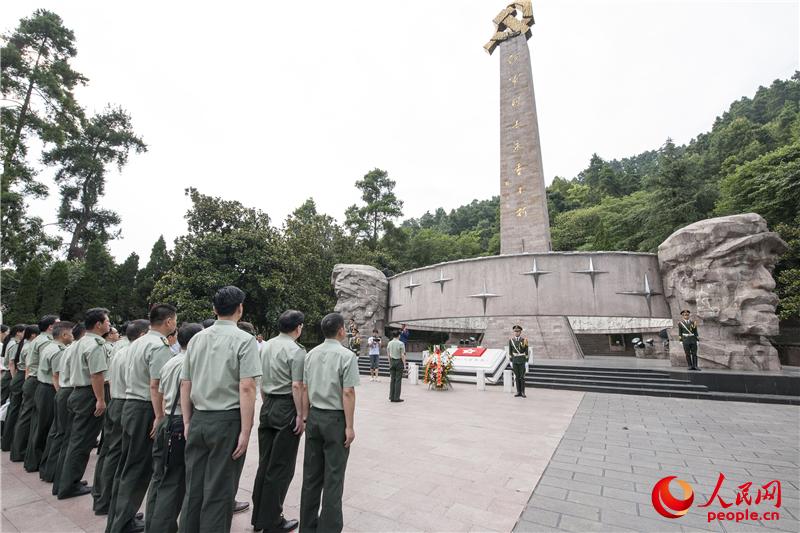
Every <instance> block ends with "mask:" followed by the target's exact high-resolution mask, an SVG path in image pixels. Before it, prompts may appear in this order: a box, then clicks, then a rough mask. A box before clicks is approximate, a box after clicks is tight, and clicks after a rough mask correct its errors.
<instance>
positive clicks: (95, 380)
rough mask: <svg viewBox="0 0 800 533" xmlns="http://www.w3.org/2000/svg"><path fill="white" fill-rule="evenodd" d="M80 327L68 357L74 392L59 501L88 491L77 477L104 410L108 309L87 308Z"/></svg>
mask: <svg viewBox="0 0 800 533" xmlns="http://www.w3.org/2000/svg"><path fill="white" fill-rule="evenodd" d="M84 325H85V326H86V334H85V335H84V336H83V337H82V338H81V340H79V341H78V343H77V345H76V346H75V350H74V351H73V352H72V353H71V354H70V362H69V365H70V376H69V380H70V383H71V384H72V386H73V387H74V389H73V390H72V394H70V396H69V400H68V402H67V408H68V409H69V412H70V413H71V414H72V428H71V430H70V435H69V443H68V444H67V454H66V456H65V457H64V466H63V468H62V470H61V475H60V477H59V484H58V499H59V500H63V499H64V498H72V497H74V496H83V495H84V494H90V493H91V492H92V489H91V488H90V487H87V486H85V485H82V484H81V478H82V477H83V474H84V473H85V472H86V464H87V463H88V462H89V454H90V453H91V451H92V448H94V446H95V445H96V444H97V436H98V435H99V434H100V429H101V428H102V426H103V413H105V411H106V399H105V391H104V383H105V373H106V370H108V361H107V359H106V349H105V346H104V344H105V341H104V340H103V333H105V332H106V331H108V328H109V327H111V323H110V322H109V320H108V309H103V308H100V307H96V308H93V309H89V310H88V311H86V317H85V318H84Z"/></svg>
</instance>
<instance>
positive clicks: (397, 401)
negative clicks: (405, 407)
mask: <svg viewBox="0 0 800 533" xmlns="http://www.w3.org/2000/svg"><path fill="white" fill-rule="evenodd" d="M404 401H405V400H391V402H392V403H400V402H404Z"/></svg>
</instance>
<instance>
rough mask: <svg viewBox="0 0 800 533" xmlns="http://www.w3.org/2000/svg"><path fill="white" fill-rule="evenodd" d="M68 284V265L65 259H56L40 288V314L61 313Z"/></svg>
mask: <svg viewBox="0 0 800 533" xmlns="http://www.w3.org/2000/svg"><path fill="white" fill-rule="evenodd" d="M68 284H69V267H68V266H67V263H66V261H56V262H55V263H53V265H52V266H51V267H50V268H49V269H48V271H47V277H46V278H45V281H44V285H43V288H42V305H41V307H40V311H41V314H43V315H44V314H55V315H60V314H61V311H62V308H63V307H64V295H65V294H66V292H67V285H68Z"/></svg>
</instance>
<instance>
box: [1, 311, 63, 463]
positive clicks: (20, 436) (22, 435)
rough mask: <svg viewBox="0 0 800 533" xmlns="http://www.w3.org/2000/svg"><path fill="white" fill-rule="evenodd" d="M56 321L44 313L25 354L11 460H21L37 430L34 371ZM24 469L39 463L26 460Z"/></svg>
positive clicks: (51, 335) (50, 340)
mask: <svg viewBox="0 0 800 533" xmlns="http://www.w3.org/2000/svg"><path fill="white" fill-rule="evenodd" d="M56 322H58V316H56V315H45V316H43V317H42V319H41V320H40V321H39V336H37V337H36V338H35V339H34V340H33V342H31V344H30V346H29V347H28V352H27V354H26V355H25V384H24V385H22V405H21V407H20V410H19V418H18V419H17V426H16V427H15V428H14V442H13V443H12V444H11V456H10V458H11V460H12V461H23V460H24V459H25V454H26V452H27V449H28V441H29V440H30V438H31V436H32V435H33V434H34V433H36V431H38V427H36V424H37V422H38V419H37V415H36V403H35V396H36V387H37V386H38V385H39V380H38V379H37V377H36V373H37V371H38V370H39V357H40V356H41V350H42V348H43V347H45V346H46V345H48V344H50V343H51V342H53V325H54V324H55V323H56ZM24 466H25V470H26V471H28V472H36V471H37V470H39V463H38V462H37V463H36V464H33V462H32V461H30V460H28V461H25V463H24Z"/></svg>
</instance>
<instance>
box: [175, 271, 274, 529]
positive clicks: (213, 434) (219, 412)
mask: <svg viewBox="0 0 800 533" xmlns="http://www.w3.org/2000/svg"><path fill="white" fill-rule="evenodd" d="M244 298H245V294H244V292H242V290H241V289H239V288H237V287H233V286H227V287H223V288H221V289H219V290H218V291H217V293H216V294H215V295H214V313H215V314H216V315H217V316H218V317H219V319H218V320H217V321H216V322H215V323H214V325H213V326H211V327H210V328H207V329H204V330H203V331H201V332H200V333H198V334H197V335H195V336H194V338H193V339H192V340H191V342H190V343H189V348H188V350H187V352H186V358H185V359H184V360H183V368H182V369H181V380H182V381H181V413H182V414H183V420H184V428H185V430H184V432H185V435H186V452H185V457H186V497H185V498H184V500H183V508H182V510H181V522H180V531H182V532H185V533H193V532H195V531H200V530H201V525H202V531H214V532H217V531H230V529H231V519H232V518H233V506H232V505H231V503H232V502H233V499H234V497H235V496H236V494H235V491H236V481H237V479H238V475H239V473H240V472H241V469H242V466H243V465H244V458H245V453H246V452H247V444H248V441H249V440H250V432H251V430H252V429H253V413H254V410H255V401H256V380H255V378H257V377H259V376H261V369H260V368H259V362H260V361H259V358H258V345H257V344H256V338H255V337H253V336H252V335H250V334H249V333H247V332H245V331H242V330H241V329H239V328H238V327H237V326H236V323H237V322H238V321H239V320H240V319H241V318H242V313H243V312H244V308H243V306H242V303H243V302H244ZM231 450H233V453H231Z"/></svg>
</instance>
